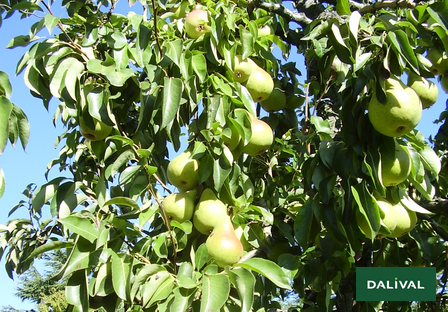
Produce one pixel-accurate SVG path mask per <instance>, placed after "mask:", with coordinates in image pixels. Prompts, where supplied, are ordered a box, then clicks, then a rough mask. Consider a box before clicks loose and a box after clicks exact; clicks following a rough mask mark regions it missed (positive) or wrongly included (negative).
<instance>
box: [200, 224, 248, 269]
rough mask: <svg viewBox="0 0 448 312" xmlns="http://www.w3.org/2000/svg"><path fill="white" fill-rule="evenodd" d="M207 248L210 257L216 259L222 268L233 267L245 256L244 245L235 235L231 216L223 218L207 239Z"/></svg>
mask: <svg viewBox="0 0 448 312" xmlns="http://www.w3.org/2000/svg"><path fill="white" fill-rule="evenodd" d="M205 246H206V247H207V250H208V255H209V257H212V258H213V259H215V262H216V264H217V265H219V266H220V267H225V266H227V265H233V264H235V263H237V262H238V261H239V260H240V259H241V257H242V256H243V252H244V249H243V245H242V244H241V242H240V240H239V239H238V237H237V236H236V234H235V230H234V228H233V224H232V221H231V220H230V217H229V216H225V217H224V218H221V219H220V220H219V221H218V223H217V224H216V225H215V227H214V229H213V232H212V233H211V234H210V236H209V237H208V238H207V241H206V242H205Z"/></svg>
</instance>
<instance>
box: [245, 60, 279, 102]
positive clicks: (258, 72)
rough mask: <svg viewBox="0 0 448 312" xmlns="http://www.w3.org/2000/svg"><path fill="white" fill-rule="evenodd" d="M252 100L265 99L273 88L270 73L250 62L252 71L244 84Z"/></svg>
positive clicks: (259, 100)
mask: <svg viewBox="0 0 448 312" xmlns="http://www.w3.org/2000/svg"><path fill="white" fill-rule="evenodd" d="M245 86H246V88H247V90H248V91H249V93H250V95H251V96H252V99H253V100H254V102H261V101H264V100H266V99H267V98H268V97H269V95H270V94H271V92H272V90H273V89H274V80H273V79H272V77H271V75H269V73H268V72H267V71H265V70H264V69H263V68H261V67H259V66H258V65H257V64H255V63H253V64H252V73H251V74H250V76H249V79H247V81H246V84H245Z"/></svg>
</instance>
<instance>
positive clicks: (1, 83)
mask: <svg viewBox="0 0 448 312" xmlns="http://www.w3.org/2000/svg"><path fill="white" fill-rule="evenodd" d="M11 94H12V86H11V82H9V77H8V74H7V73H5V72H3V71H0V96H1V95H4V96H5V97H6V98H7V99H9V98H10V97H11Z"/></svg>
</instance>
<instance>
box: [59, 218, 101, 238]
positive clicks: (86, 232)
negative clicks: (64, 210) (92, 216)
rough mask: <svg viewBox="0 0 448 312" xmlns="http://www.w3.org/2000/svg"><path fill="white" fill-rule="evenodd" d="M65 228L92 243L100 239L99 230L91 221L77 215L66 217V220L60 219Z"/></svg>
mask: <svg viewBox="0 0 448 312" xmlns="http://www.w3.org/2000/svg"><path fill="white" fill-rule="evenodd" d="M58 221H59V222H60V223H62V225H64V227H66V228H67V229H69V230H70V231H72V232H74V233H76V234H78V235H80V236H82V237H84V238H85V239H87V240H88V241H90V242H91V243H93V242H94V241H95V239H97V238H98V234H99V233H98V229H97V227H96V225H95V224H93V223H92V222H91V221H90V220H89V219H87V218H82V217H79V216H76V215H71V216H68V217H65V218H64V219H58Z"/></svg>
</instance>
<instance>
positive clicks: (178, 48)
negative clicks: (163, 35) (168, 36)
mask: <svg viewBox="0 0 448 312" xmlns="http://www.w3.org/2000/svg"><path fill="white" fill-rule="evenodd" d="M163 46H164V47H165V49H166V51H165V55H166V56H167V57H169V58H170V59H171V60H172V61H173V62H174V64H176V65H177V66H178V67H181V64H180V63H181V62H180V60H181V58H182V40H181V39H178V40H169V41H166V43H164V45H163Z"/></svg>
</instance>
